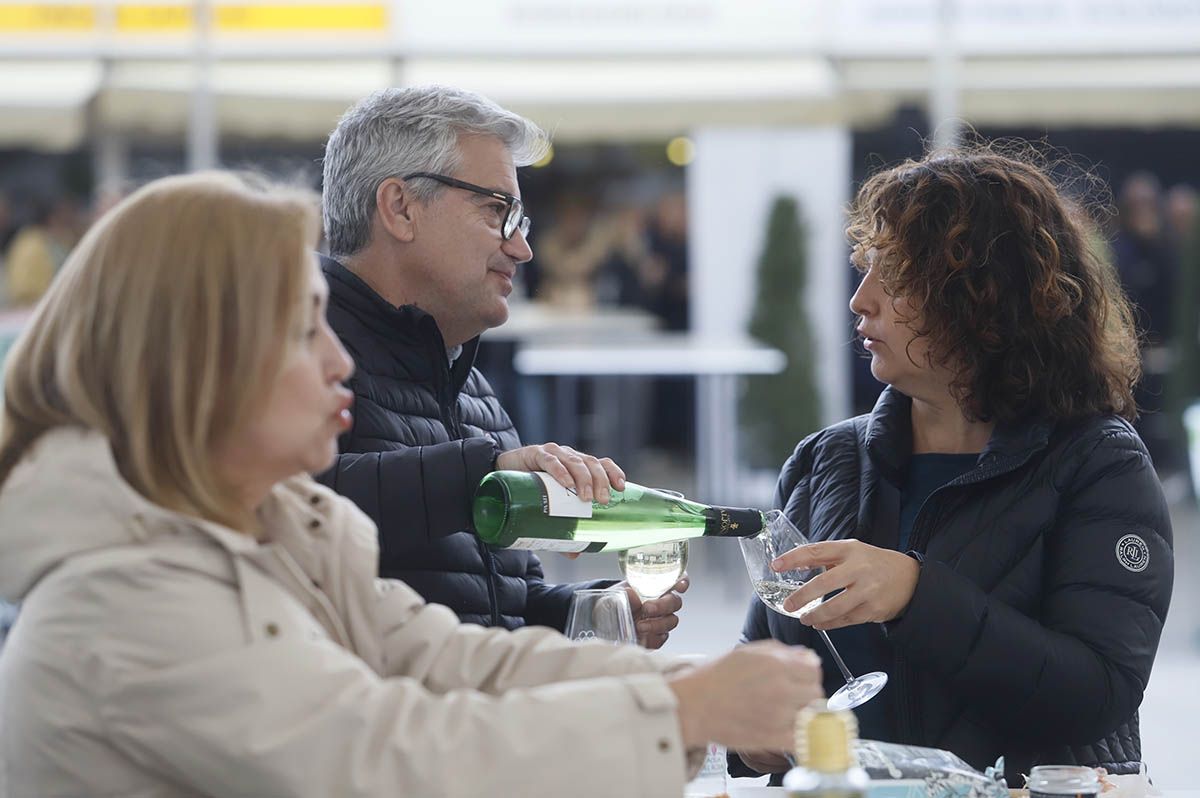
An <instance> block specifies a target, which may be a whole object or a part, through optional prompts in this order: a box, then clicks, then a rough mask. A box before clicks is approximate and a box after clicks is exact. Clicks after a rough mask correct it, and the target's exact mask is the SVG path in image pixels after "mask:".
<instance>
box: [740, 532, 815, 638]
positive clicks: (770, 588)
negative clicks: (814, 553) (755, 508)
mask: <svg viewBox="0 0 1200 798" xmlns="http://www.w3.org/2000/svg"><path fill="white" fill-rule="evenodd" d="M764 517H765V518H766V521H767V523H766V524H765V525H764V526H763V528H762V531H761V532H759V533H758V534H757V535H755V536H754V537H752V538H738V545H739V546H741V549H742V559H743V560H744V561H745V562H746V572H747V573H748V574H749V575H750V584H751V585H752V586H753V587H754V592H755V593H756V594H758V597H759V598H760V599H761V600H762V602H763V603H764V604H766V605H767V606H768V607H770V608H771V609H773V610H775V611H776V612H778V613H780V614H782V615H788V616H791V617H793V618H799V617H800V616H801V615H803V614H804V613H805V612H808V611H809V610H811V609H812V608H813V607H815V606H817V605H818V604H820V603H821V599H819V598H818V599H814V600H813V601H810V602H809V603H808V604H807V605H805V606H804V607H801V608H800V609H799V610H796V611H794V612H788V611H787V610H785V609H784V608H783V601H784V599H786V598H787V597H788V596H790V595H791V594H792V593H794V592H796V591H797V590H799V589H800V588H801V587H803V585H804V583H805V582H807V581H808V580H810V579H812V578H813V577H815V576H817V575H818V574H820V573H821V572H822V571H824V570H825V569H824V568H799V569H794V570H791V571H775V570H773V569H772V568H771V563H772V562H773V561H774V560H775V558H776V557H778V556H779V555H781V554H783V553H785V552H789V551H791V550H792V549H794V548H796V547H797V546H804V545H806V544H807V543H808V539H807V538H806V537H804V534H803V533H802V532H801V531H800V530H799V529H796V527H795V525H793V524H792V522H791V521H789V520H788V517H787V516H786V515H784V514H783V513H782V512H780V511H779V510H771V511H769V512H767V513H766V514H765V516H764Z"/></svg>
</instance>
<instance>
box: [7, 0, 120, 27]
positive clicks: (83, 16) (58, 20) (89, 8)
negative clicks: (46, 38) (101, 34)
mask: <svg viewBox="0 0 1200 798" xmlns="http://www.w3.org/2000/svg"><path fill="white" fill-rule="evenodd" d="M95 28H96V7H95V6H93V5H91V4H87V5H85V4H82V3H55V4H41V3H0V32H5V33H7V32H13V31H26V32H28V31H55V32H59V31H92V30H95Z"/></svg>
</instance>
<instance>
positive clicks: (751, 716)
mask: <svg viewBox="0 0 1200 798" xmlns="http://www.w3.org/2000/svg"><path fill="white" fill-rule="evenodd" d="M669 683H670V685H671V689H672V690H674V691H675V695H676V697H677V698H678V700H679V724H680V728H681V731H682V736H683V741H684V744H685V745H687V746H688V747H693V746H702V745H706V744H707V743H709V742H716V743H721V744H722V745H725V746H726V747H729V748H740V749H745V750H752V751H787V750H790V749H791V747H792V744H793V734H794V725H795V722H796V713H798V712H799V711H800V710H801V709H802V708H804V707H806V706H808V704H809V703H811V702H812V701H813V700H815V699H817V698H821V697H823V696H824V695H825V692H824V690H823V689H822V687H821V660H820V658H819V657H818V656H817V655H816V654H814V653H813V652H812V651H810V650H808V649H806V648H801V647H798V646H787V645H784V644H782V643H780V642H778V641H775V640H762V641H758V642H754V643H749V644H747V645H744V646H739V647H738V648H736V649H734V650H733V651H731V652H729V653H728V654H726V655H725V656H723V657H721V658H720V659H716V660H713V661H712V662H709V663H706V664H704V665H699V666H697V667H696V668H693V669H691V670H687V671H684V672H682V673H680V674H678V675H676V676H674V677H672V678H671V679H670V682H669Z"/></svg>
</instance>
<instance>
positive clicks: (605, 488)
mask: <svg viewBox="0 0 1200 798" xmlns="http://www.w3.org/2000/svg"><path fill="white" fill-rule="evenodd" d="M496 470H497V471H545V472H546V473H547V474H549V475H550V476H552V477H554V479H555V480H556V481H557V482H558V483H559V484H560V485H562V486H563V487H564V488H567V489H568V490H573V491H575V495H576V496H578V497H579V498H581V499H583V500H584V501H585V502H590V501H597V502H600V504H608V500H609V496H610V491H612V490H614V489H615V490H625V472H624V471H622V470H621V469H620V468H618V467H617V464H616V463H614V462H613V461H612V460H610V459H609V458H607V457H603V458H597V457H592V456H591V455H590V454H584V453H583V452H577V451H575V450H574V449H572V448H571V447H570V446H559V445H558V444H557V443H543V444H541V445H540V446H522V447H521V448H520V449H510V450H509V451H507V452H503V453H501V455H500V456H499V457H497V458H496Z"/></svg>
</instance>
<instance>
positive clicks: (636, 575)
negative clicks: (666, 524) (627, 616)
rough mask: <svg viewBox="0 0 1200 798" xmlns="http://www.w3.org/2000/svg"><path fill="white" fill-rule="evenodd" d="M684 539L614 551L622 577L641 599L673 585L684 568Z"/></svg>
mask: <svg viewBox="0 0 1200 798" xmlns="http://www.w3.org/2000/svg"><path fill="white" fill-rule="evenodd" d="M687 558H688V544H687V541H686V540H675V541H671V542H670V543H655V544H653V545H651V546H638V547H637V548H633V549H626V550H624V551H621V552H618V553H617V564H618V565H620V567H621V573H622V574H624V575H625V581H626V582H628V583H629V586H630V587H632V588H633V589H634V590H635V591H637V594H638V595H639V596H641V597H642V600H643V601H648V600H650V599H656V598H658V597H659V596H661V595H663V594H664V593H666V592H667V591H669V590H670V589H671V588H673V587H674V586H675V583H676V582H678V581H679V578H680V577H681V576H683V572H684V571H685V570H687Z"/></svg>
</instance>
